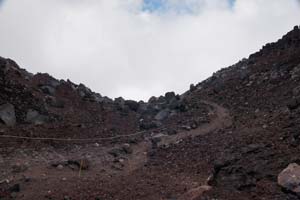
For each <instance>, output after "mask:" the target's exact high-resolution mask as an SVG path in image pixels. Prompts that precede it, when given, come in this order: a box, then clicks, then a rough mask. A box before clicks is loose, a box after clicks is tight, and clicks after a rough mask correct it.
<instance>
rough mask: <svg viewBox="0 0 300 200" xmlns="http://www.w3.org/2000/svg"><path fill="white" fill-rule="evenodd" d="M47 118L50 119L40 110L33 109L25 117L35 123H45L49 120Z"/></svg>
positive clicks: (29, 121)
mask: <svg viewBox="0 0 300 200" xmlns="http://www.w3.org/2000/svg"><path fill="white" fill-rule="evenodd" d="M47 120H48V117H47V116H45V115H41V114H40V113H39V112H38V111H36V110H32V109H30V110H28V112H27V114H26V119H25V121H26V122H28V123H32V124H35V125H40V124H44V123H45V122H47Z"/></svg>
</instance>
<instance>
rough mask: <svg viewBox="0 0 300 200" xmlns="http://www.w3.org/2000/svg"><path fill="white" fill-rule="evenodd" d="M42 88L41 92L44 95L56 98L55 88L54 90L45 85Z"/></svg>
mask: <svg viewBox="0 0 300 200" xmlns="http://www.w3.org/2000/svg"><path fill="white" fill-rule="evenodd" d="M40 88H41V90H42V92H43V93H44V94H48V95H51V96H54V94H55V88H53V87H51V86H48V85H43V86H41V87H40Z"/></svg>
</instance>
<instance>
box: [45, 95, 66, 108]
mask: <svg viewBox="0 0 300 200" xmlns="http://www.w3.org/2000/svg"><path fill="white" fill-rule="evenodd" d="M46 103H47V104H49V105H50V106H52V107H55V108H64V106H65V103H64V102H63V101H61V100H58V99H57V98H55V97H53V96H48V97H47V98H46Z"/></svg>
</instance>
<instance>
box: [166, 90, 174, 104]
mask: <svg viewBox="0 0 300 200" xmlns="http://www.w3.org/2000/svg"><path fill="white" fill-rule="evenodd" d="M175 97H176V94H175V92H167V93H166V94H165V99H166V101H168V102H169V101H170V100H171V99H173V98H175Z"/></svg>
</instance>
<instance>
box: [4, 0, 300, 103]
mask: <svg viewBox="0 0 300 200" xmlns="http://www.w3.org/2000/svg"><path fill="white" fill-rule="evenodd" d="M0 2H1V0H0ZM297 24H300V3H299V1H298V0H236V1H233V0H144V1H143V0H4V1H2V3H0V56H2V57H9V58H12V59H13V60H15V61H16V62H18V63H19V65H20V66H21V67H23V68H26V69H27V70H28V71H30V72H34V73H36V72H48V73H49V74H51V75H53V76H54V77H56V78H59V79H67V78H69V79H70V80H72V81H73V82H75V83H80V82H81V83H84V84H85V85H87V86H88V87H90V88H91V89H92V90H94V91H96V92H99V93H101V94H102V95H107V96H109V97H118V96H123V97H126V98H129V99H146V100H147V99H148V98H149V97H150V96H153V95H155V96H157V95H160V94H163V93H165V92H166V91H175V92H177V93H182V92H184V91H185V90H187V89H188V88H189V85H190V84H191V83H198V82H200V81H201V80H204V79H206V78H208V77H209V76H210V75H211V74H212V73H213V72H215V71H216V70H218V69H220V68H223V67H227V66H229V65H232V64H234V63H235V62H237V61H239V60H240V59H242V58H244V57H248V56H249V54H251V53H253V52H256V51H257V50H259V49H260V48H261V47H262V45H264V44H265V43H268V42H273V41H276V40H277V39H279V38H280V37H281V36H282V35H283V34H285V33H286V32H288V31H290V30H291V29H292V28H293V26H294V25H297Z"/></svg>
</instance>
